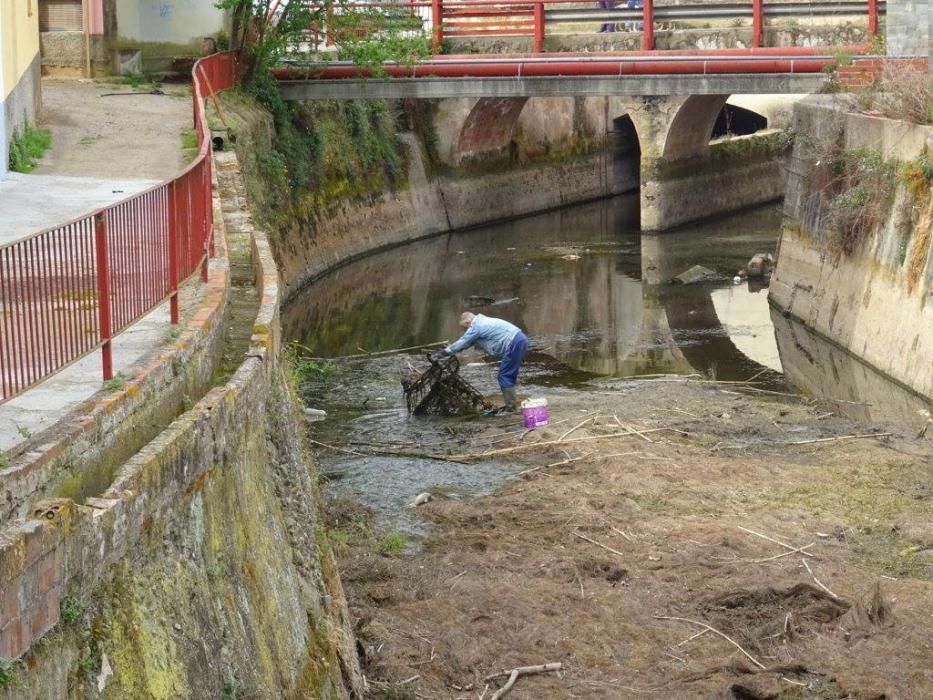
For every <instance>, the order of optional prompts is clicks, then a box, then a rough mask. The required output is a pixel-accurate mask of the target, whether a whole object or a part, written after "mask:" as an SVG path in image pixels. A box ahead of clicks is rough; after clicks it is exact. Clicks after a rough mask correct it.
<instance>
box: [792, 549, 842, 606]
mask: <svg viewBox="0 0 933 700" xmlns="http://www.w3.org/2000/svg"><path fill="white" fill-rule="evenodd" d="M800 561H802V562H803V566H804V568H805V569H806V570H807V572H808V573H809V574H810V576H812V577H813V582H814V583H815V584H816V585H817V586H819V587H820V588H822V589H823V590H824V591H826V592H827V593H829V595H830V596H832V597H833V598H835V599H836V600H842V599H841V598H840V597H839V596H837V595H836V594H835V593H833V592H832V591H831V590H829V588H827V587H826V586H824V585H823V584H822V583H821V582H820V580H819V579H818V578H817V577H816V574H814V573H813V569H811V568H810V565H809V564H807V560H806V559H804V558H803V557H801V559H800Z"/></svg>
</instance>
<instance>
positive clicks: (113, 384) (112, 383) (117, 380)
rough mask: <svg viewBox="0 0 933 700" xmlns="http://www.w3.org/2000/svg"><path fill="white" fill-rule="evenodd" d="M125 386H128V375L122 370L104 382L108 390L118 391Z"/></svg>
mask: <svg viewBox="0 0 933 700" xmlns="http://www.w3.org/2000/svg"><path fill="white" fill-rule="evenodd" d="M124 386H126V377H124V376H123V375H122V374H121V373H120V372H117V373H116V374H115V375H113V378H112V379H108V380H107V381H105V382H104V389H107V390H108V391H116V390H117V389H122V388H123V387H124Z"/></svg>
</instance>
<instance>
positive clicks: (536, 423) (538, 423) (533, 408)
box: [522, 399, 550, 430]
mask: <svg viewBox="0 0 933 700" xmlns="http://www.w3.org/2000/svg"><path fill="white" fill-rule="evenodd" d="M522 419H523V420H524V423H525V427H526V428H528V429H529V430H534V429H535V428H540V427H542V426H544V425H547V424H548V421H549V420H550V416H549V415H548V412H547V399H526V400H525V401H522Z"/></svg>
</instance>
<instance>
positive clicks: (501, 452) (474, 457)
mask: <svg viewBox="0 0 933 700" xmlns="http://www.w3.org/2000/svg"><path fill="white" fill-rule="evenodd" d="M665 430H666V431H672V432H675V433H683V434H684V435H687V434H688V433H686V432H684V431H683V430H678V429H677V428H651V429H650V430H643V431H641V432H643V433H660V432H663V431H665ZM633 435H634V436H636V437H637V434H636V433H633V432H632V431H628V432H625V433H609V434H608V435H591V436H589V437H581V438H571V439H569V440H564V441H563V442H561V441H560V440H546V441H544V442H535V443H532V444H530V445H517V446H515V447H503V448H502V449H498V450H490V451H489V452H482V453H480V454H458V455H452V456H451V457H450V458H449V459H450V461H451V462H456V461H460V460H466V461H475V460H480V459H485V458H486V457H494V456H497V455H504V454H509V453H510V452H519V451H521V450H533V449H536V448H539V447H550V446H552V445H558V444H561V445H566V444H567V443H570V442H588V441H590V440H609V439H611V438H619V437H631V436H633Z"/></svg>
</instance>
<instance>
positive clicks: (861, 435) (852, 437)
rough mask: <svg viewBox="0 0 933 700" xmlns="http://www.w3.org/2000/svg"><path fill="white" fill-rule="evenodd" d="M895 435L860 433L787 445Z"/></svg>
mask: <svg viewBox="0 0 933 700" xmlns="http://www.w3.org/2000/svg"><path fill="white" fill-rule="evenodd" d="M891 435H893V433H860V434H858V435H840V436H839V437H830V438H820V439H819V440H800V441H798V442H785V443H784V444H785V445H812V444H813V443H816V442H837V441H838V440H861V439H862V438H877V437H890V436H891Z"/></svg>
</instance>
